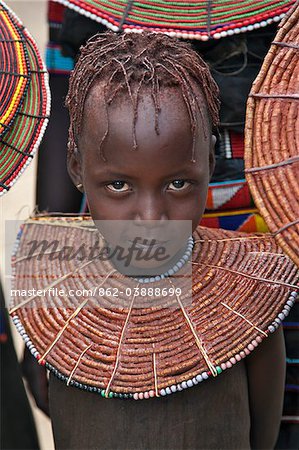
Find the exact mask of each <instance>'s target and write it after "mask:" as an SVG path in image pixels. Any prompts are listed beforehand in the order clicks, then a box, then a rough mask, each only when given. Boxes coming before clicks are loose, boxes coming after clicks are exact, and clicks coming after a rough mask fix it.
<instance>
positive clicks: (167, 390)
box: [165, 387, 171, 395]
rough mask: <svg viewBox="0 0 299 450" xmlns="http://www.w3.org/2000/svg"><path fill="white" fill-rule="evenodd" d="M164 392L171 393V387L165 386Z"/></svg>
mask: <svg viewBox="0 0 299 450" xmlns="http://www.w3.org/2000/svg"><path fill="white" fill-rule="evenodd" d="M165 392H166V394H168V395H169V394H171V389H170V387H167V388H166V389H165Z"/></svg>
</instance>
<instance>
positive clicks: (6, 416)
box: [0, 284, 39, 450]
mask: <svg viewBox="0 0 299 450" xmlns="http://www.w3.org/2000/svg"><path fill="white" fill-rule="evenodd" d="M0 304H1V311H0V313H1V314H3V319H4V324H5V331H6V335H7V339H6V341H5V342H3V343H1V344H0V356H1V358H0V364H1V366H0V369H1V370H0V386H1V396H0V397H1V403H0V419H1V420H0V423H1V425H0V430H1V439H0V448H1V450H12V449H13V450H17V449H20V450H26V449H28V450H36V449H39V444H38V439H37V434H36V429H35V423H34V420H33V416H32V412H31V408H30V405H29V402H28V399H27V395H26V392H25V388H24V384H23V380H22V374H21V369H20V366H19V363H18V359H17V355H16V352H15V348H14V345H13V340H12V335H11V331H10V326H9V321H8V314H7V310H6V309H5V303H4V297H3V292H2V288H1V284H0Z"/></svg>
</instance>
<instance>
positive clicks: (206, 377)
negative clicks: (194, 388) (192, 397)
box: [201, 372, 209, 380]
mask: <svg viewBox="0 0 299 450" xmlns="http://www.w3.org/2000/svg"><path fill="white" fill-rule="evenodd" d="M201 376H202V377H203V379H204V380H207V379H208V378H209V375H208V374H207V372H203V373H202V374H201Z"/></svg>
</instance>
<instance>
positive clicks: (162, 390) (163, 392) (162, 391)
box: [160, 389, 166, 397]
mask: <svg viewBox="0 0 299 450" xmlns="http://www.w3.org/2000/svg"><path fill="white" fill-rule="evenodd" d="M160 395H162V397H164V396H165V395H166V391H165V389H161V391H160Z"/></svg>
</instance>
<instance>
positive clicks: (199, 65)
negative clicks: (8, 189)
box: [66, 32, 219, 161]
mask: <svg viewBox="0 0 299 450" xmlns="http://www.w3.org/2000/svg"><path fill="white" fill-rule="evenodd" d="M80 50H81V54H80V56H79V59H78V61H77V64H76V66H75V69H74V70H73V72H72V74H71V77H70V85H69V91H68V95H67V98H66V106H67V107H68V109H69V113H70V129H69V143H68V154H69V155H70V154H71V153H73V152H74V150H75V148H76V141H77V137H78V136H79V134H80V131H81V129H82V122H83V112H84V104H85V100H86V98H87V95H88V93H89V91H90V89H91V87H92V86H93V84H94V83H95V82H96V81H101V82H103V83H104V87H103V97H104V100H105V108H106V117H107V129H106V132H105V134H104V136H103V138H102V140H101V143H100V154H101V156H102V158H103V160H104V161H105V160H106V158H105V155H104V153H103V145H104V142H105V139H106V138H107V136H108V133H109V120H108V107H109V105H111V103H112V102H113V100H114V99H115V97H116V96H117V95H118V94H120V93H126V94H127V95H128V96H129V98H130V101H131V102H132V108H133V124H132V133H133V146H132V148H133V149H137V148H138V145H137V141H136V122H137V111H138V102H139V98H140V91H141V89H142V88H143V87H147V86H148V87H149V88H150V92H151V97H152V100H153V104H154V108H155V131H156V133H157V134H159V111H160V89H161V87H166V86H168V87H171V86H178V87H179V88H180V91H181V94H182V97H183V99H184V102H185V104H186V107H187V111H188V114H189V118H190V128H191V132H192V136H193V149H192V161H194V152H195V149H194V147H195V137H196V130H197V127H198V123H197V122H198V120H197V119H198V111H199V113H200V116H201V119H202V122H203V123H205V121H204V116H205V114H204V113H205V112H206V109H207V112H208V117H209V122H210V123H211V125H212V128H213V129H214V130H215V129H217V126H218V122H219V98H218V94H219V92H218V87H217V85H216V83H215V81H214V80H213V78H212V76H211V74H210V71H209V68H208V66H207V64H206V63H205V62H204V61H203V60H202V59H201V57H200V56H199V55H198V54H197V53H196V52H195V51H194V50H192V49H191V46H190V45H189V44H188V43H185V42H180V41H178V40H176V39H174V38H171V37H169V36H167V35H165V34H162V33H149V32H142V33H140V34H138V35H136V34H125V33H124V34H120V35H118V34H115V33H112V32H107V33H104V34H97V35H95V36H93V37H92V38H91V39H89V41H88V42H87V44H86V45H85V46H84V47H81V49H80ZM196 87H197V88H198V87H199V88H200V90H201V92H202V95H203V98H204V100H205V103H206V107H205V106H203V105H202V102H201V101H200V99H199V98H198V94H197V92H198V90H197V89H196ZM205 133H206V131H205Z"/></svg>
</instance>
